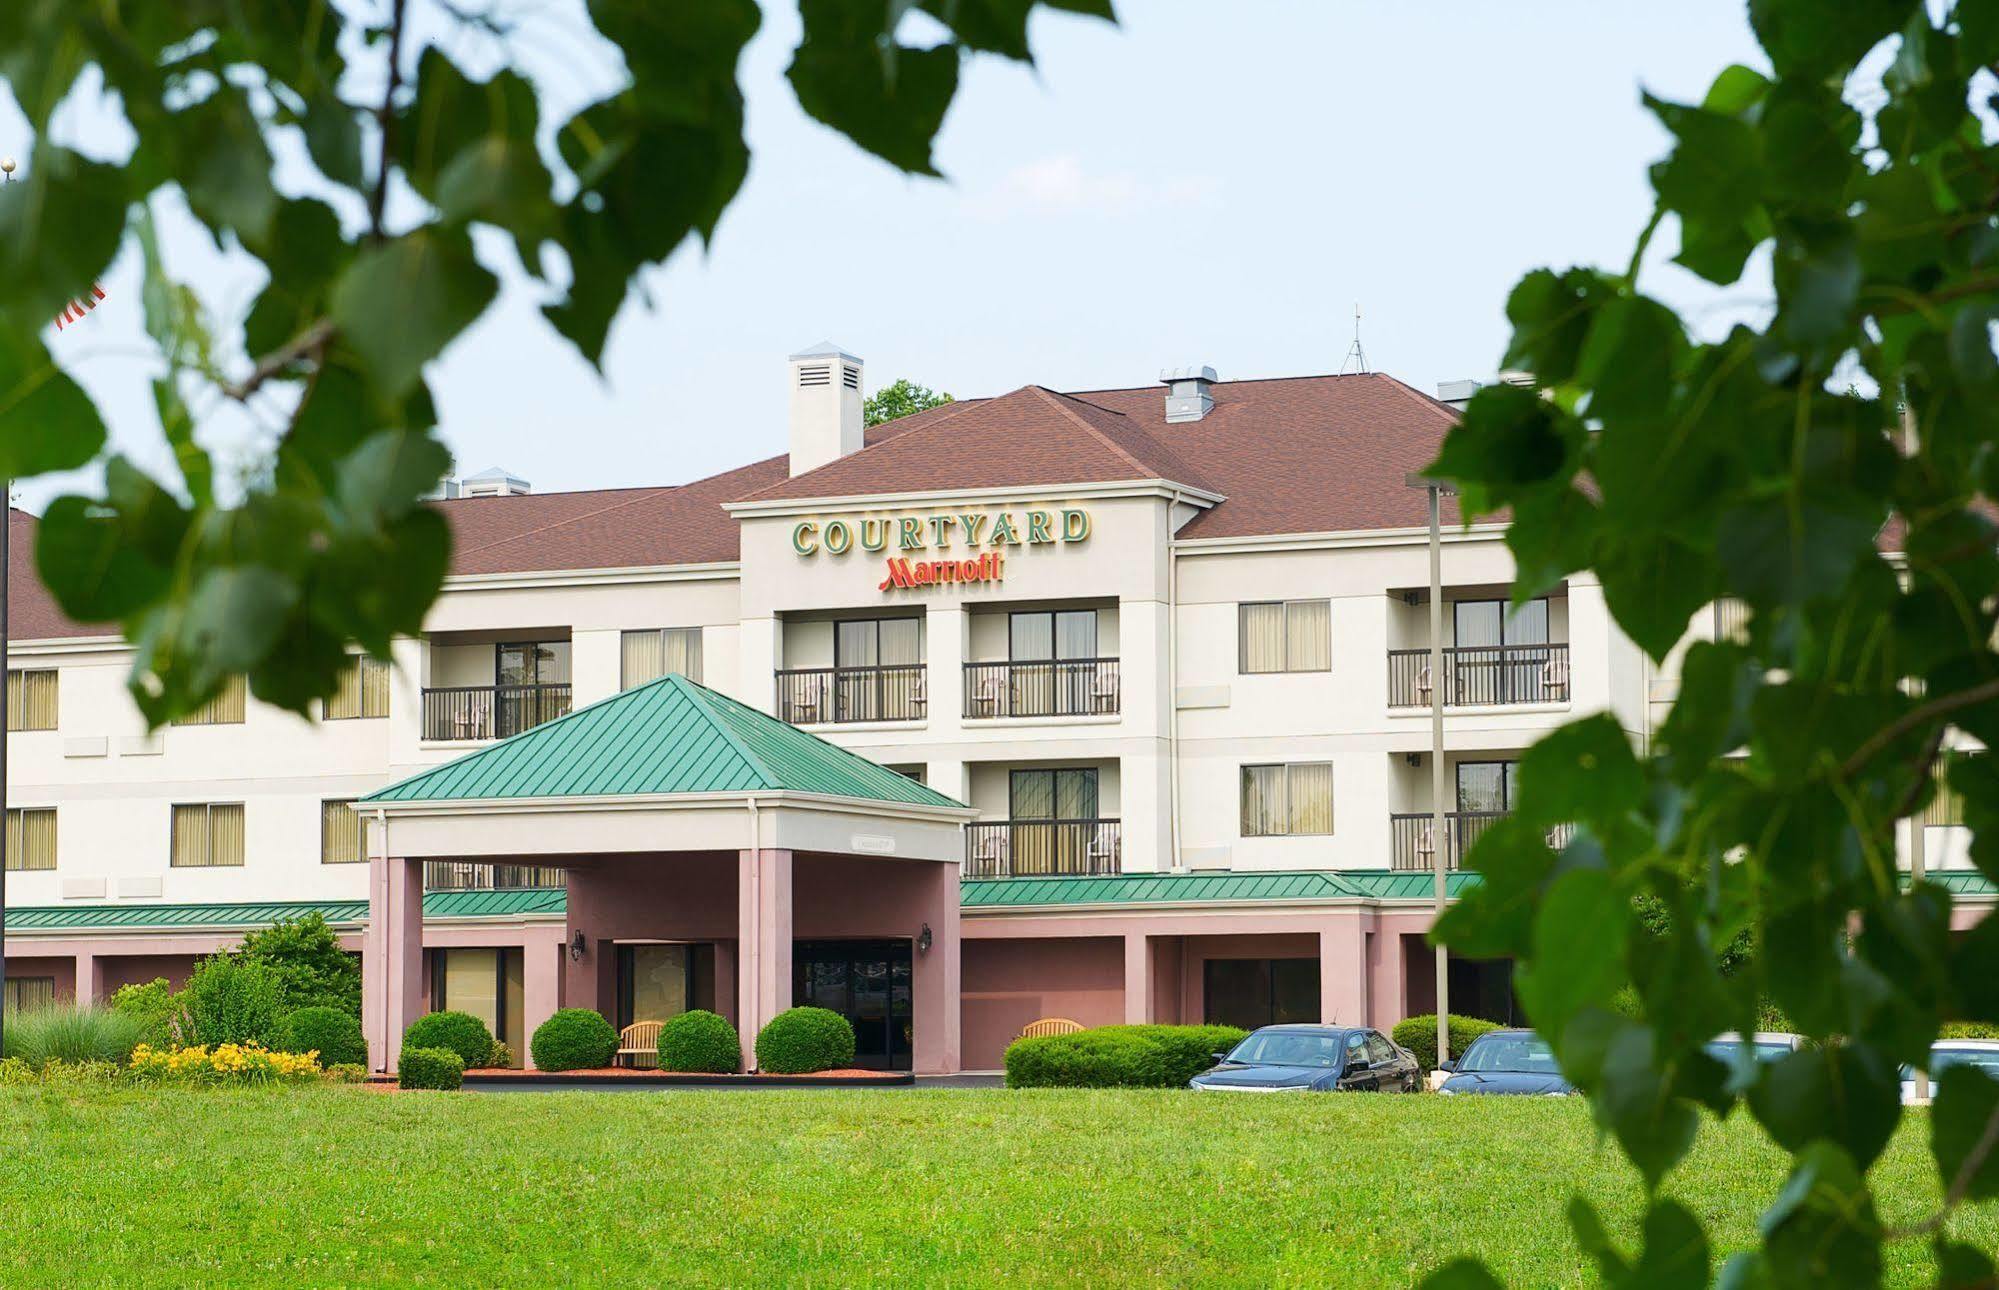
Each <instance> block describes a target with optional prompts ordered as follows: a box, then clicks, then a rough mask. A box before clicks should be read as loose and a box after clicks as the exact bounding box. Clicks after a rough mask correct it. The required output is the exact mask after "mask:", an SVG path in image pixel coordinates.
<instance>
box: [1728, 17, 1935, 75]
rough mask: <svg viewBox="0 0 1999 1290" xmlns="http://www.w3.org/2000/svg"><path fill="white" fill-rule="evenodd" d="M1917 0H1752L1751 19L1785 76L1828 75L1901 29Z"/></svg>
mask: <svg viewBox="0 0 1999 1290" xmlns="http://www.w3.org/2000/svg"><path fill="white" fill-rule="evenodd" d="M1915 4H1916V0H1749V25H1750V26H1751V27H1752V28H1754V29H1755V32H1756V38H1757V40H1759V41H1760V42H1762V45H1763V50H1764V52H1765V53H1767V54H1768V55H1769V56H1770V61H1771V62H1772V63H1773V64H1775V66H1776V68H1777V72H1778V74H1779V75H1780V76H1797V77H1799V78H1800V79H1804V80H1823V79H1826V78H1827V77H1830V76H1833V75H1835V74H1837V73H1840V72H1844V71H1846V70H1848V69H1849V68H1851V67H1852V66H1853V65H1854V64H1855V63H1857V62H1859V61H1860V59H1861V57H1862V56H1863V55H1864V54H1866V53H1867V51H1868V50H1870V49H1872V48H1874V46H1876V45H1878V44H1880V43H1881V42H1882V41H1883V40H1885V39H1887V38H1888V37H1889V36H1891V35H1893V34H1894V33H1895V32H1896V31H1898V30H1900V29H1901V27H1902V24H1903V23H1905V22H1907V21H1908V18H1909V14H1910V12H1911V10H1912V9H1914V7H1915Z"/></svg>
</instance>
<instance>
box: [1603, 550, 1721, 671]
mask: <svg viewBox="0 0 1999 1290" xmlns="http://www.w3.org/2000/svg"><path fill="white" fill-rule="evenodd" d="M1596 570H1597V575H1598V576H1599V577H1600V578H1602V579H1603V597H1604V601H1605V603H1606V604H1608V605H1609V607H1610V613H1611V616H1612V617H1613V618H1615V619H1616V620H1617V625H1618V626H1619V627H1621V628H1623V629H1624V633H1625V635H1627V636H1629V637H1631V639H1632V640H1634V641H1636V642H1637V643H1638V646H1639V648H1640V649H1643V650H1644V651H1645V652H1646V653H1647V654H1649V655H1651V656H1652V657H1653V658H1654V659H1656V660H1660V661H1663V660H1664V659H1665V657H1666V655H1667V654H1669V653H1671V652H1672V649H1673V646H1675V645H1677V644H1679V642H1680V638H1681V637H1682V636H1684V635H1685V634H1686V630H1687V622H1688V620H1690V619H1691V618H1692V617H1693V616H1694V614H1695V613H1697V612H1699V611H1700V610H1701V609H1703V608H1705V607H1707V606H1708V605H1710V604H1712V603H1713V602H1714V601H1715V600H1716V599H1717V598H1719V596H1720V594H1721V585H1720V574H1719V571H1718V570H1717V569H1716V567H1715V564H1714V562H1713V561H1712V560H1710V559H1708V558H1706V557H1705V556H1703V555H1701V554H1700V553H1699V552H1697V551H1695V550H1693V549H1692V548H1691V547H1689V546H1687V545H1686V544H1685V543H1683V542H1680V541H1677V540H1675V539H1673V538H1668V537H1662V536H1658V535H1656V534H1625V533H1616V532H1613V533H1606V534H1605V535H1604V537H1603V539H1602V540H1601V541H1600V542H1599V543H1598V555H1597V564H1596Z"/></svg>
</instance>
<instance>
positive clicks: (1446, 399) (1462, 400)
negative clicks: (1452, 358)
mask: <svg viewBox="0 0 1999 1290" xmlns="http://www.w3.org/2000/svg"><path fill="white" fill-rule="evenodd" d="M1477 393H1478V382H1477V381H1438V382H1437V402H1439V403H1448V404H1450V405H1451V406H1452V407H1454V408H1456V409H1457V410H1458V411H1460V412H1463V411H1464V410H1465V404H1467V403H1470V402H1471V396H1472V395H1474V394H1477Z"/></svg>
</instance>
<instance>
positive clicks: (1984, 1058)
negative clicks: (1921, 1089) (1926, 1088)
mask: <svg viewBox="0 0 1999 1290" xmlns="http://www.w3.org/2000/svg"><path fill="white" fill-rule="evenodd" d="M1953 1066H1972V1067H1976V1068H1977V1069H1979V1070H1982V1071H1984V1072H1985V1073H1986V1074H1987V1075H1990V1076H1991V1077H1992V1078H1993V1079H1995V1080H1999V1039H1939V1040H1938V1041H1937V1042H1936V1043H1934V1044H1931V1045H1930V1061H1929V1066H1928V1067H1927V1071H1928V1074H1929V1077H1930V1096H1931V1097H1935V1096H1936V1092H1937V1090H1936V1082H1937V1081H1938V1080H1940V1079H1942V1078H1943V1073H1944V1072H1945V1071H1947V1070H1949V1069H1950V1068H1951V1067H1953ZM1915 1075H1916V1073H1915V1072H1914V1071H1913V1070H1911V1069H1909V1068H1908V1067H1907V1066H1904V1067H1903V1068H1902V1102H1903V1104H1904V1105H1907V1104H1908V1103H1910V1102H1913V1101H1915V1098H1916V1081H1915Z"/></svg>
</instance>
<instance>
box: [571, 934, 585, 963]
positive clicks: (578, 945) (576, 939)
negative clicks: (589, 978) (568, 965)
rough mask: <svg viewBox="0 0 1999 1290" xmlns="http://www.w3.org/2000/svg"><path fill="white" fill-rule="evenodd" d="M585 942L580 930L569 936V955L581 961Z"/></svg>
mask: <svg viewBox="0 0 1999 1290" xmlns="http://www.w3.org/2000/svg"><path fill="white" fill-rule="evenodd" d="M586 944H587V942H586V941H585V940H584V939H583V933H581V932H578V933H576V935H574V936H572V937H570V938H569V957H570V958H572V959H574V960H576V961H577V962H578V963H581V962H582V961H583V950H584V947H585V945H586Z"/></svg>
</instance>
